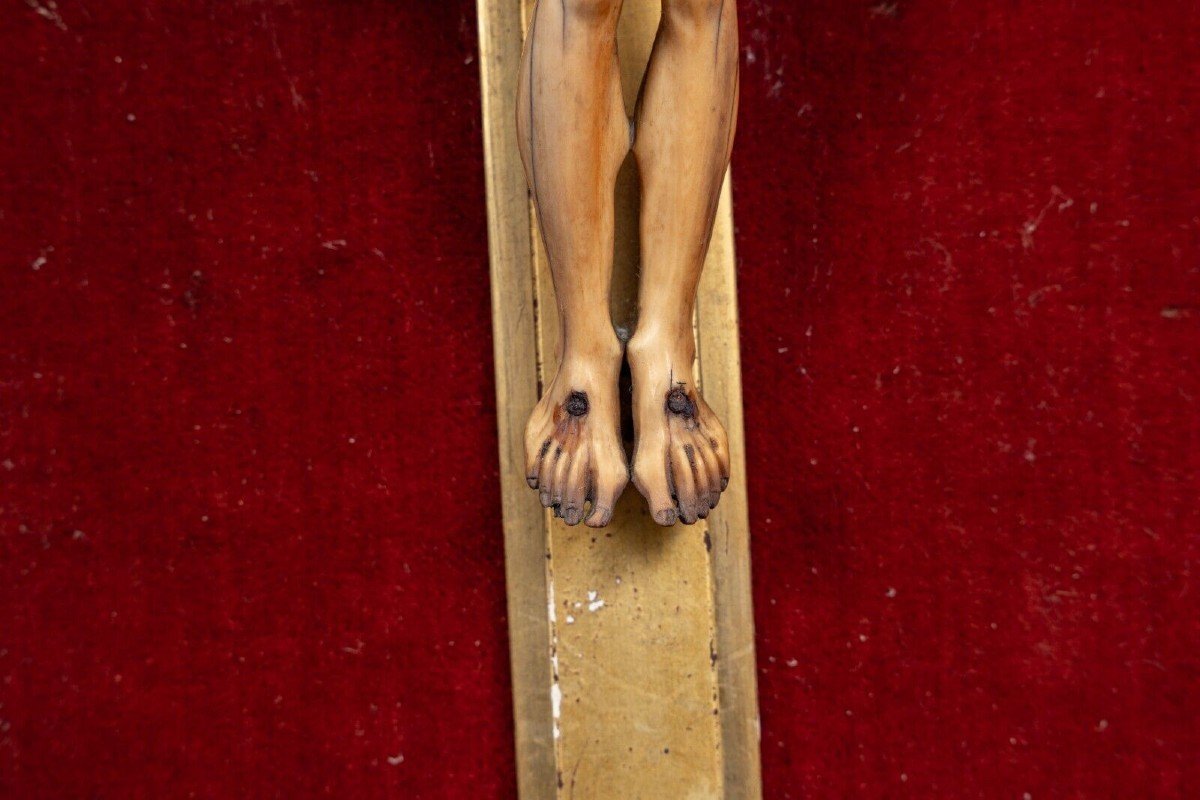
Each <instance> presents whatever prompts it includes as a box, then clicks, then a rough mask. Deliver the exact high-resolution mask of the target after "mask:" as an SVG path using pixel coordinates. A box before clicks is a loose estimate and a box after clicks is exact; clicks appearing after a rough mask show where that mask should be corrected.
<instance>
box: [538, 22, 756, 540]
mask: <svg viewBox="0 0 1200 800" xmlns="http://www.w3.org/2000/svg"><path fill="white" fill-rule="evenodd" d="M623 2H624V0H540V2H538V4H537V8H536V9H535V10H534V15H533V20H532V22H531V25H530V32H529V36H528V38H527V40H526V42H525V51H524V55H523V58H522V64H521V79H520V91H519V97H518V113H517V118H518V129H519V135H520V142H521V156H522V160H523V161H524V164H525V174H526V177H527V179H528V181H529V186H530V188H531V190H532V192H533V198H534V204H535V206H536V208H537V212H538V219H539V222H540V227H541V230H542V235H543V237H544V239H545V244H546V253H547V256H548V259H549V262H550V269H551V273H552V275H553V278H554V291H555V296H556V297H557V302H558V307H559V318H560V320H561V322H562V336H561V343H562V359H561V362H560V364H559V368H558V372H557V374H556V375H555V377H554V379H553V381H551V382H550V384H549V385H548V386H547V388H546V389H545V392H544V394H543V396H542V398H541V401H540V402H539V403H538V404H537V406H536V407H535V408H534V410H533V413H532V415H531V416H530V418H529V423H528V425H527V426H526V430H525V449H526V462H527V472H526V475H527V478H528V482H529V485H530V486H531V487H533V488H535V489H537V490H538V491H539V492H540V496H541V502H542V505H544V506H546V507H552V508H554V510H555V512H556V513H557V514H558V515H559V516H561V517H562V518H563V519H564V520H565V521H566V523H567V524H568V525H575V524H578V523H579V522H580V521H586V523H587V524H588V525H591V526H593V527H600V526H603V525H606V524H607V523H608V522H609V520H610V519H611V518H612V513H613V507H614V505H615V504H616V501H617V498H618V497H619V496H620V495H621V492H622V491H623V490H624V488H625V485H626V483H627V482H628V479H629V477H630V475H631V472H632V478H633V482H634V484H635V485H636V486H637V488H638V489H639V490H640V491H641V493H642V494H643V495H645V497H646V500H647V501H648V502H649V504H650V511H651V512H652V514H653V516H654V519H655V521H656V522H658V523H659V524H661V525H672V524H674V523H675V522H676V520H680V521H682V522H684V523H688V524H691V523H694V522H695V521H696V520H697V519H701V518H704V517H706V516H707V515H708V512H709V511H710V510H711V509H712V508H714V507H715V506H716V504H717V501H718V499H719V498H720V495H721V492H722V491H723V490H724V489H725V487H726V485H727V484H728V482H729V464H730V460H729V445H728V440H727V438H726V435H725V429H724V427H723V426H722V425H721V422H720V420H718V419H717V417H716V415H715V414H714V413H713V412H712V410H711V409H710V408H709V407H708V405H707V404H706V403H705V402H704V399H703V398H702V397H701V396H700V394H699V392H697V390H696V384H695V378H694V375H693V362H694V358H695V340H694V338H693V333H692V315H693V310H694V306H695V300H696V286H697V283H698V282H699V279H700V271H701V269H702V268H703V266H704V259H705V255H706V253H707V251H708V243H709V239H710V237H711V236H712V226H713V219H714V217H715V215H716V209H717V201H718V198H719V195H720V190H721V185H722V182H723V179H724V175H725V170H726V167H727V166H728V165H729V155H730V149H731V147H732V144H733V135H734V128H735V121H736V117H737V105H738V45H737V10H736V7H737V3H736V0H662V22H661V26H660V28H659V30H658V36H657V38H656V40H655V44H654V50H653V53H652V55H651V57H650V63H649V66H648V68H647V71H646V77H645V82H644V83H643V85H642V89H641V95H640V97H639V99H638V103H637V110H636V113H635V116H634V119H633V120H630V119H629V118H628V117H627V116H626V112H625V107H624V103H623V101H622V97H621V86H620V73H619V69H618V64H617V21H618V18H619V16H620V13H621V7H622V4H623ZM631 148H632V150H633V152H634V155H635V157H636V159H637V164H638V168H639V171H640V173H641V185H642V207H641V221H640V236H641V253H642V261H641V275H640V286H639V297H638V318H637V328H636V330H635V332H634V334H633V336H632V337H631V338H630V340H629V342H628V347H627V350H628V356H629V366H630V372H631V375H632V379H633V418H634V429H635V434H636V439H635V446H634V454H633V465H632V467H633V468H632V471H631V470H630V469H629V466H628V465H627V464H626V460H625V451H624V448H623V447H622V443H621V431H620V403H619V398H618V389H617V382H618V377H619V374H620V370H621V366H622V359H623V356H624V353H623V347H622V342H621V341H620V340H619V339H618V337H617V335H616V333H615V331H614V329H613V324H612V320H611V316H610V311H609V291H610V282H611V277H612V258H613V226H614V210H613V193H614V189H615V184H616V178H617V172H618V170H619V168H620V166H621V163H622V162H623V161H624V159H625V157H626V155H627V154H628V152H629V151H630V149H631ZM588 504H590V509H589V506H588ZM585 515H586V520H585V519H584V517H585Z"/></svg>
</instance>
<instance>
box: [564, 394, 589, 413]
mask: <svg viewBox="0 0 1200 800" xmlns="http://www.w3.org/2000/svg"><path fill="white" fill-rule="evenodd" d="M563 410H564V411H566V412H567V413H568V414H570V415H571V416H572V417H582V416H583V415H585V414H587V413H588V399H587V395H586V394H584V393H583V392H571V393H570V394H569V395H567V402H565V403H563Z"/></svg>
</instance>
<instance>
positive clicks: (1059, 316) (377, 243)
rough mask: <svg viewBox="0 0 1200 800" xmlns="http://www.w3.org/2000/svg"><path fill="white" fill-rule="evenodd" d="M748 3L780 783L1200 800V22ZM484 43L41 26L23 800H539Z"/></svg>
mask: <svg viewBox="0 0 1200 800" xmlns="http://www.w3.org/2000/svg"><path fill="white" fill-rule="evenodd" d="M741 14H742V41H743V79H742V98H743V104H742V127H741V130H740V134H739V139H738V145H737V151H736V153H735V170H736V189H735V193H736V203H737V222H738V246H739V254H740V259H739V262H740V263H739V277H740V284H741V307H742V315H743V320H744V322H743V329H742V344H743V356H744V366H745V388H746V424H747V439H748V441H747V456H748V461H749V465H748V468H749V477H750V486H751V490H750V491H751V497H750V500H751V515H752V525H753V530H754V535H755V540H754V569H755V601H756V606H757V614H758V642H759V659H760V667H761V672H760V688H761V701H762V711H763V761H764V771H765V782H766V790H767V795H768V796H769V797H772V798H783V797H802V796H810V795H811V796H821V797H828V796H861V797H891V796H911V797H934V796H936V797H988V798H991V797H995V798H1020V797H1022V796H1026V795H1028V796H1030V797H1033V798H1044V797H1064V798H1066V797H1089V798H1091V797H1189V796H1194V795H1195V793H1196V792H1197V791H1200V789H1198V783H1200V768H1198V767H1197V760H1198V757H1200V735H1198V733H1197V726H1196V723H1195V720H1196V717H1197V715H1198V714H1200V694H1198V689H1200V686H1198V682H1200V656H1198V652H1200V592H1197V591H1196V590H1195V588H1194V587H1193V586H1192V585H1191V584H1192V570H1193V565H1194V563H1195V561H1196V558H1197V556H1198V555H1200V513H1198V512H1197V510H1196V497H1197V490H1198V489H1200V416H1198V415H1197V398H1198V397H1200V378H1198V376H1197V366H1198V357H1200V329H1198V328H1200V216H1198V215H1200V189H1198V187H1200V121H1198V119H1197V108H1196V102H1197V98H1200V67H1198V65H1197V59H1196V55H1195V42H1197V41H1200V11H1197V10H1196V9H1195V8H1194V7H1193V4H1192V3H1191V2H1189V0H1162V1H1161V2H1157V3H1153V4H1129V3H1117V2H1108V1H1107V0H1106V1H1105V2H1097V3H1090V4H1081V3H1076V2H1073V0H1044V1H1043V2H1039V3H1032V2H1016V0H1009V1H1008V2H976V3H963V2H942V3H935V2H904V0H900V1H899V2H884V3H873V2H857V1H852V2H846V1H845V0H838V1H836V2H835V0H821V1H820V2H817V1H816V0H814V1H813V2H803V3H788V2H782V0H774V2H766V0H743V2H742V3H741ZM475 52H476V45H475V19H474V3H473V2H471V1H470V0H453V1H452V2H450V1H447V2H436V3H435V2H419V3H418V2H409V3H397V2H385V1H384V0H374V1H370V0H354V1H353V2H351V1H349V0H346V1H344V2H329V1H328V0H326V1H325V2H321V1H320V0H296V1H295V2H239V3H220V2H166V1H165V0H158V1H157V2H156V1H153V0H139V2H136V3H86V4H82V3H78V2H74V0H59V2H58V5H57V6H52V5H51V4H50V3H48V2H46V1H45V0H38V2H33V0H31V1H30V2H29V3H16V4H13V7H11V8H9V9H8V10H7V11H6V12H5V13H4V21H3V23H2V24H0V75H2V76H3V77H2V79H0V108H2V109H3V113H2V116H0V243H2V244H3V247H2V249H0V252H2V253H3V255H0V264H2V269H0V337H2V338H0V343H2V345H3V346H2V348H0V796H4V797H14V798H18V797H19V798H37V797H47V798H68V797H71V798H73V797H103V798H114V797H145V798H161V797H188V796H194V797H212V798H225V797H306V796H322V795H329V796H338V797H381V796H385V795H389V796H394V797H428V798H440V797H448V798H457V797H464V798H466V797H471V798H475V797H511V796H512V795H513V793H514V788H513V785H514V778H513V765H512V755H511V750H512V740H511V734H510V731H509V724H510V723H509V715H510V705H509V700H508V668H507V653H506V647H507V645H506V641H505V624H506V620H505V617H504V594H503V573H502V564H501V556H502V551H501V541H500V527H499V523H498V520H497V516H498V513H499V497H498V491H497V482H496V470H495V463H496V452H495V447H496V443H495V432H494V431H495V418H494V407H495V404H494V400H493V394H492V393H493V383H492V378H491V374H492V362H491V341H490V314H489V305H488V290H487V243H486V229H485V222H484V200H483V175H482V166H481V153H480V149H481V143H480V134H479V122H478V117H479V103H478V99H477V94H478V89H479V87H478V78H477V69H478V64H477V63H476V59H475ZM532 501H533V499H532V495H531V502H532ZM668 535H687V533H686V531H683V532H679V533H676V534H668Z"/></svg>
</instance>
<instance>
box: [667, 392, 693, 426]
mask: <svg viewBox="0 0 1200 800" xmlns="http://www.w3.org/2000/svg"><path fill="white" fill-rule="evenodd" d="M667 411H670V412H671V413H672V414H678V415H679V416H681V417H684V418H685V419H691V418H692V417H694V416H695V415H696V406H695V404H694V403H692V398H690V397H688V396H687V392H685V391H684V390H683V389H681V388H679V387H675V388H674V389H672V390H671V391H670V392H668V393H667Z"/></svg>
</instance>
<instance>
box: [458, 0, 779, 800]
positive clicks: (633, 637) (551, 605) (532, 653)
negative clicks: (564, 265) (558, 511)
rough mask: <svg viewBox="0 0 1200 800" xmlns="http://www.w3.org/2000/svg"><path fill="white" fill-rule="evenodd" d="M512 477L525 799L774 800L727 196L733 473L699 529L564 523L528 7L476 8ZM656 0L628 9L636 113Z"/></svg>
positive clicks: (632, 199) (714, 265) (629, 223)
mask: <svg viewBox="0 0 1200 800" xmlns="http://www.w3.org/2000/svg"><path fill="white" fill-rule="evenodd" d="M477 2H478V9H479V34H480V56H481V58H480V61H481V64H480V68H481V76H482V91H483V123H484V124H483V129H484V148H485V159H486V176H487V194H488V232H489V238H490V248H491V278H492V317H493V330H494V336H495V362H496V382H497V386H496V391H497V411H498V417H499V419H498V424H499V432H500V479H501V490H502V502H503V511H504V531H505V559H506V576H507V581H508V604H509V635H510V645H511V650H512V670H513V699H514V717H515V731H516V747H517V767H518V783H519V790H520V794H521V797H522V798H525V800H531V799H532V798H551V797H554V798H557V797H564V798H565V797H571V798H580V799H581V800H582V799H583V798H638V797H645V798H674V797H680V798H717V797H725V798H757V797H760V796H761V789H760V780H759V760H758V712H757V701H756V689H755V674H754V635H753V616H752V610H751V601H750V558H749V531H748V521H747V512H746V484H745V468H744V459H743V458H742V452H743V449H742V448H743V442H744V436H743V430H742V407H741V372H740V361H739V355H738V337H737V298H736V285H735V275H734V266H735V262H734V251H733V217H732V211H731V206H730V192H729V182H728V180H726V183H725V187H724V190H723V192H722V198H721V206H720V210H719V211H718V214H717V223H716V228H715V231H714V234H713V238H712V244H711V246H710V250H709V254H708V260H707V262H706V266H705V271H704V275H703V278H702V279H701V284H700V291H699V298H698V302H697V312H696V318H697V326H696V335H697V342H698V348H697V352H698V358H697V361H698V363H697V377H698V379H699V381H700V384H701V386H702V387H703V390H704V395H705V397H706V399H707V400H708V402H709V403H710V405H711V406H712V407H713V409H714V411H716V412H717V414H718V415H719V416H720V417H721V418H722V419H723V420H724V421H725V423H726V427H727V429H728V433H729V440H730V450H731V453H732V457H733V464H732V466H733V476H732V480H731V483H730V486H729V488H728V489H727V490H726V492H725V494H724V495H723V497H722V499H721V503H720V505H718V506H717V508H716V509H715V511H714V512H713V513H712V514H711V515H710V516H709V518H708V520H707V521H706V522H704V521H702V522H700V523H698V524H697V525H695V526H691V527H683V526H676V527H674V528H671V529H663V528H660V527H658V526H657V525H656V524H655V523H654V522H653V520H652V519H651V518H650V516H649V513H648V511H647V509H646V506H645V502H644V501H643V500H642V498H641V497H640V496H639V495H638V494H637V493H636V492H635V491H633V490H632V489H629V490H628V491H626V493H625V495H624V497H623V499H622V501H621V502H620V503H619V505H618V507H617V511H616V514H615V516H614V519H613V521H612V523H611V524H610V525H609V526H608V527H607V528H604V529H602V530H592V529H587V528H569V527H567V526H565V525H564V524H563V523H562V522H561V521H560V520H557V519H554V517H553V516H552V515H551V514H550V512H549V511H547V510H546V509H543V508H542V507H541V506H540V504H539V503H538V501H537V497H536V495H535V494H534V493H533V492H531V491H530V490H529V489H528V487H527V486H526V485H525V479H524V474H525V473H524V452H523V437H522V433H523V429H524V425H525V420H526V418H527V416H528V414H529V411H530V410H531V409H532V408H533V405H534V403H535V402H536V401H537V392H538V385H539V379H541V380H544V379H546V378H548V377H549V376H550V375H552V374H553V367H554V363H553V359H554V358H555V355H554V354H555V352H556V346H557V336H558V322H557V319H556V307H555V303H554V298H553V288H552V284H551V280H550V272H549V266H548V264H547V262H546V258H545V254H544V252H543V250H542V246H541V241H540V236H539V234H538V232H537V228H536V219H535V216H534V215H533V213H532V209H531V204H530V199H529V194H528V191H527V189H526V186H525V178H524V174H523V172H522V168H521V163H520V156H519V151H518V148H517V139H516V129H515V125H514V113H515V112H514V107H515V106H514V104H515V98H516V81H517V72H518V68H519V63H520V55H521V44H522V37H523V35H524V31H525V25H526V21H527V20H528V19H529V15H530V13H531V12H532V9H533V6H534V2H533V0H477ZM658 5H659V4H658V2H657V0H627V2H626V4H625V12H624V16H623V17H622V20H621V26H620V32H619V35H620V52H621V57H622V85H623V88H624V91H625V97H626V102H627V104H628V105H630V106H632V102H633V99H634V97H635V96H636V93H637V87H638V86H639V85H640V83H641V77H642V74H643V72H644V70H645V66H646V61H647V59H648V57H649V53H650V46H651V43H652V42H653V38H654V30H655V28H656V26H657V22H658V14H659V8H658ZM616 202H617V242H616V247H615V268H614V280H613V302H612V307H613V316H614V320H615V322H616V323H617V324H618V325H619V326H625V327H628V326H632V325H633V324H634V322H635V321H634V319H633V314H634V309H635V308H636V303H635V292H636V269H637V258H638V248H637V226H636V220H637V203H638V198H637V173H636V168H634V167H633V165H632V162H630V163H628V164H626V168H625V169H624V170H623V171H622V176H621V179H620V180H619V182H618V189H617V199H616Z"/></svg>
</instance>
